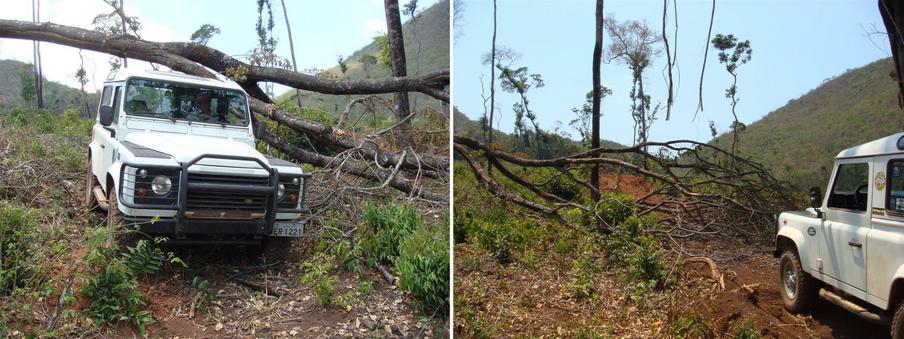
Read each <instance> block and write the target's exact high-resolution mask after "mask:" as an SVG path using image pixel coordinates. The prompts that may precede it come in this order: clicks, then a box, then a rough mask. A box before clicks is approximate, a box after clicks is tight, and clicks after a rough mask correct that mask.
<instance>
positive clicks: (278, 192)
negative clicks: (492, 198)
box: [276, 184, 286, 200]
mask: <svg viewBox="0 0 904 339" xmlns="http://www.w3.org/2000/svg"><path fill="white" fill-rule="evenodd" d="M285 195H286V185H284V184H279V189H278V190H276V198H278V199H279V200H282V199H283V197H284V196H285Z"/></svg>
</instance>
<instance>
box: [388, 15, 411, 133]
mask: <svg viewBox="0 0 904 339" xmlns="http://www.w3.org/2000/svg"><path fill="white" fill-rule="evenodd" d="M384 6H385V8H384V10H385V12H386V32H387V34H388V35H389V55H390V61H391V65H392V76H394V77H404V76H405V75H406V74H407V70H406V69H405V68H406V67H407V63H406V62H405V40H404V37H403V36H402V18H401V16H400V15H399V0H385V1H384ZM394 100H395V101H394V102H393V111H395V116H396V121H397V122H398V126H396V129H395V131H396V138H397V139H398V142H399V147H400V148H409V147H412V148H413V147H414V139H412V136H411V122H409V118H410V117H409V115H410V113H409V110H410V109H409V107H408V92H396V94H395V99H394Z"/></svg>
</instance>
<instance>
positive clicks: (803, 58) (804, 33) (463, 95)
mask: <svg viewBox="0 0 904 339" xmlns="http://www.w3.org/2000/svg"><path fill="white" fill-rule="evenodd" d="M465 5H466V7H465V13H464V20H462V22H460V24H461V25H462V27H463V33H464V35H463V36H461V37H460V39H458V40H457V41H456V43H455V45H454V57H453V60H454V79H453V81H454V83H453V85H454V87H455V89H454V91H455V92H454V93H455V98H454V101H455V105H456V106H458V108H459V109H460V110H461V111H462V112H464V113H465V114H466V115H468V116H469V117H471V118H475V119H476V118H477V117H479V116H481V115H482V114H483V100H482V99H481V88H480V80H479V75H480V74H484V73H485V74H486V75H485V77H487V78H488V77H489V70H488V68H487V67H486V66H483V65H481V60H480V59H481V56H482V55H483V54H484V53H486V52H487V51H489V48H490V41H491V34H492V5H491V2H490V1H474V0H465ZM669 11H670V16H671V15H672V14H671V5H670V9H669ZM710 11H711V2H710V1H689V0H681V1H678V26H679V32H678V38H677V43H676V42H675V38H674V37H673V36H671V35H672V30H673V27H674V26H673V24H674V22H672V21H670V22H669V24H668V27H669V35H670V37H669V38H670V43H671V44H672V46H673V47H674V46H675V45H677V47H678V63H677V65H678V69H677V70H676V72H675V76H676V78H675V81H676V85H677V87H676V89H677V91H676V101H675V106H674V107H673V110H672V119H671V121H665V113H664V111H663V112H662V113H661V114H660V119H659V120H658V121H657V122H656V123H655V124H654V125H653V128H652V131H651V140H671V139H679V138H690V139H696V140H708V139H710V132H709V121H710V120H713V121H715V123H716V126H717V128H718V130H719V132H720V133H721V132H724V131H726V130H727V129H728V127H729V125H730V122H731V121H732V118H731V114H730V105H729V102H728V100H727V99H726V98H725V97H724V93H725V88H727V87H728V86H729V85H730V76H729V75H728V73H727V72H726V71H725V68H724V66H723V65H721V64H719V63H718V57H717V52H716V51H715V50H714V49H712V48H711V49H710V51H709V58H708V61H707V64H706V76H705V78H704V108H705V110H704V111H703V112H701V113H699V114H698V116H697V118H696V120H694V121H692V118H693V116H694V112H695V110H696V107H697V90H698V82H699V77H700V68H701V65H702V59H703V52H704V48H705V44H704V42H705V40H706V33H707V29H708V25H709V15H710ZM605 12H606V14H607V15H609V14H611V15H613V16H614V17H615V18H617V19H619V20H626V19H631V20H646V21H647V23H648V24H649V25H650V26H651V27H653V28H654V29H655V30H656V31H661V27H662V1H612V0H608V1H606V3H605ZM498 21H499V23H498V34H497V45H503V46H506V47H509V48H511V49H514V50H516V51H518V52H521V53H522V57H521V60H520V62H519V63H518V64H519V65H522V66H527V67H528V68H529V69H530V72H531V73H540V74H542V75H543V79H544V80H545V82H546V87H544V88H539V89H532V90H531V91H530V93H529V98H530V104H531V107H532V110H533V111H534V112H535V113H536V114H537V116H538V120H539V121H540V125H541V127H543V128H546V129H553V128H555V127H556V126H557V125H558V124H557V121H561V122H562V124H564V125H566V126H565V127H566V129H567V130H568V131H569V132H572V136H573V137H574V138H577V137H578V136H577V134H576V132H575V131H573V130H570V129H568V128H567V124H568V121H570V120H571V119H573V117H574V114H573V113H572V112H571V108H572V107H578V106H580V105H581V104H582V103H583V101H584V96H585V94H586V93H587V92H588V91H589V90H590V88H591V87H592V79H591V57H592V51H593V34H594V33H593V30H594V2H593V1H574V0H572V1H500V3H499V15H498ZM861 25H862V27H863V28H866V29H867V30H870V31H872V30H873V29H874V27H875V28H877V29H879V30H880V31H884V27H883V26H882V19H881V18H880V16H879V12H878V9H877V3H876V1H874V0H862V1H853V0H850V1H816V0H809V1H801V0H795V1H732V0H727V1H726V0H719V1H718V2H717V4H716V16H715V22H714V25H713V35H715V34H717V33H723V34H728V33H731V34H734V35H735V36H737V37H739V38H741V39H749V40H750V42H751V45H752V48H753V59H752V61H751V62H750V63H748V64H746V65H743V66H741V68H740V70H739V79H738V92H739V97H740V98H741V101H740V103H739V104H738V108H737V110H738V112H739V115H740V120H741V121H742V122H744V123H748V124H749V123H751V122H753V121H756V120H758V119H760V118H762V117H763V116H764V115H766V114H767V113H769V112H770V111H772V110H774V109H776V108H779V107H781V106H782V105H784V104H785V103H787V102H788V100H790V99H794V98H797V97H799V96H800V95H803V94H805V93H806V92H807V91H809V90H810V89H813V88H815V87H816V86H818V85H819V84H820V83H822V82H823V80H825V79H826V78H829V77H832V76H835V75H838V74H840V73H842V72H844V71H845V70H846V69H850V68H856V67H859V66H863V65H865V64H868V63H870V62H872V61H874V60H877V59H881V58H884V57H888V56H889V54H888V53H889V52H888V51H889V49H888V40H887V39H886V38H884V37H882V36H875V37H873V40H874V41H875V43H876V44H877V45H878V46H879V47H878V48H877V47H876V46H874V45H873V43H871V42H870V40H869V39H868V38H867V37H866V36H865V35H866V33H865V32H864V29H863V28H862V27H861ZM608 41H609V38H608V36H606V37H605V38H604V43H606V44H608ZM665 63H666V61H665V55H664V54H662V55H661V57H660V58H659V59H656V60H655V61H654V64H653V66H652V67H650V68H649V70H648V72H647V73H646V75H645V82H644V85H645V88H646V89H647V93H648V94H650V95H651V96H652V100H653V105H654V106H655V105H656V103H657V102H663V103H664V102H665V98H666V95H667V91H666V83H665V80H664V77H663V74H664V73H663V70H664V66H665ZM602 83H603V85H605V86H607V87H609V88H610V89H612V91H613V94H612V95H611V96H610V97H608V98H606V99H605V100H604V102H603V106H602V112H603V118H602V137H603V138H605V139H609V140H614V141H617V142H620V143H623V144H631V142H632V137H633V130H632V128H633V124H634V122H633V119H632V118H631V116H630V113H629V107H630V99H629V98H628V93H629V91H630V88H631V75H630V72H629V71H628V70H627V68H626V67H625V66H623V65H620V64H617V63H614V62H613V63H611V64H605V63H604V64H603V67H602ZM889 84H890V85H891V83H889ZM497 85H498V83H497ZM497 95H498V97H497V108H498V109H499V112H501V116H502V118H501V120H500V121H498V122H497V124H498V126H499V127H500V128H501V129H502V130H504V131H509V132H510V131H511V130H512V126H513V119H512V117H513V115H514V114H513V113H512V109H511V107H512V103H514V102H515V100H516V97H515V95H513V94H508V93H500V91H499V90H498V88H497Z"/></svg>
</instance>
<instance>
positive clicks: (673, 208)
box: [453, 136, 792, 238]
mask: <svg viewBox="0 0 904 339" xmlns="http://www.w3.org/2000/svg"><path fill="white" fill-rule="evenodd" d="M453 141H454V145H453V148H454V150H455V152H456V153H457V154H458V155H459V156H461V158H463V159H464V160H465V161H466V162H467V163H468V166H469V167H470V169H471V171H472V172H473V173H474V175H475V176H476V177H477V178H478V182H480V184H481V185H482V186H483V188H484V189H486V190H487V191H489V192H490V193H492V194H493V195H494V196H496V197H497V198H499V199H501V200H504V201H507V202H510V203H514V204H516V205H519V206H522V207H524V208H526V209H528V210H530V211H532V212H536V213H539V214H540V215H542V216H543V217H545V218H549V219H553V220H556V221H559V222H564V223H567V222H568V221H567V220H566V218H564V217H563V214H562V213H560V211H561V210H563V209H570V208H578V209H580V210H582V211H584V212H585V213H590V214H591V215H593V214H596V213H597V210H596V206H595V205H593V204H594V203H596V204H599V201H591V202H589V203H585V202H581V201H577V199H575V200H569V199H566V198H563V197H561V196H557V195H555V194H553V193H550V192H548V191H547V190H545V189H544V188H543V187H541V186H542V185H541V184H538V183H533V182H530V180H529V179H527V178H524V177H522V176H519V175H517V174H515V173H514V172H513V171H512V170H510V169H509V168H508V167H509V166H522V167H526V168H554V169H556V170H557V171H558V172H559V174H558V176H562V177H563V178H567V180H570V181H572V182H574V183H577V184H578V185H580V187H582V188H583V189H584V190H585V191H590V192H591V193H597V194H598V193H600V190H601V188H600V187H593V186H592V185H589V184H588V183H587V180H586V179H584V178H581V177H580V174H581V173H587V170H588V168H589V167H592V166H594V165H602V166H604V168H608V170H609V171H613V172H615V171H620V172H630V173H633V174H635V175H638V176H640V177H642V178H645V180H647V181H648V182H650V183H651V189H650V191H649V192H647V193H646V194H645V195H643V196H640V197H636V200H635V204H636V205H637V206H639V207H640V212H639V213H638V214H640V215H645V214H650V213H656V214H657V215H659V216H660V217H661V219H660V220H661V222H662V223H663V224H664V225H666V226H667V228H666V232H667V233H669V235H670V236H673V237H679V238H683V237H689V236H692V235H699V234H718V233H726V234H733V235H738V234H740V235H746V236H753V237H762V236H764V235H765V234H767V233H768V232H769V231H771V225H772V223H773V214H774V213H776V212H777V211H781V210H783V209H785V208H788V207H790V206H791V205H792V201H791V197H790V196H789V194H788V191H787V189H786V187H787V185H786V184H785V183H784V182H781V181H779V180H777V179H776V178H774V177H773V176H772V175H771V174H770V173H769V171H768V170H766V169H765V168H763V167H762V166H761V165H759V164H757V163H755V162H752V161H750V160H748V159H744V158H741V157H737V156H734V155H732V154H731V153H730V152H727V151H724V150H722V149H720V148H718V147H715V146H713V145H709V144H705V143H700V142H696V141H691V140H674V141H667V142H646V143H641V144H637V145H635V146H633V147H626V148H606V147H600V148H595V149H591V150H588V151H584V152H579V153H576V154H572V155H568V156H563V157H557V158H551V159H529V158H524V157H521V156H518V155H515V154H511V153H508V152H504V151H501V150H498V149H495V148H494V149H491V148H489V147H488V146H487V145H485V144H483V143H481V142H479V141H478V140H476V139H473V138H469V137H464V136H455V137H454V138H453ZM648 148H658V149H667V150H669V151H671V152H673V153H674V154H677V156H674V157H665V156H659V155H654V154H651V153H649V152H647V151H646V149H648ZM472 153H473V154H472ZM475 155H480V156H483V157H485V158H486V159H487V160H488V161H489V163H490V164H491V165H492V166H493V167H494V168H496V169H498V170H499V173H500V174H501V175H502V177H503V178H504V179H507V180H508V181H509V182H508V184H509V185H511V186H512V188H514V187H518V186H520V187H522V188H525V189H527V190H529V191H530V192H532V193H533V194H534V195H536V197H531V196H530V195H526V194H523V193H519V192H518V190H515V189H510V188H507V187H506V185H503V184H501V183H499V182H498V181H497V180H496V178H494V177H492V176H490V175H488V174H487V173H486V171H485V170H483V168H482V167H481V166H480V164H479V162H478V161H476V160H475V159H474V156H475ZM632 159H633V162H632ZM643 159H646V160H647V161H648V164H649V166H648V168H644V167H643V166H640V165H638V164H636V163H637V162H640V161H643ZM537 198H539V199H537ZM597 217H598V215H597ZM597 221H598V223H599V224H598V225H596V226H597V228H598V229H600V230H602V231H607V230H609V229H610V228H611V227H612V226H614V225H606V224H605V222H604V221H603V220H602V219H600V218H597ZM726 230H733V231H734V232H726Z"/></svg>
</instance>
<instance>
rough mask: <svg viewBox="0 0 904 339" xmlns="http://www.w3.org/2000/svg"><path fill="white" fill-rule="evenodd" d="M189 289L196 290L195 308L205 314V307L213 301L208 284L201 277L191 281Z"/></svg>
mask: <svg viewBox="0 0 904 339" xmlns="http://www.w3.org/2000/svg"><path fill="white" fill-rule="evenodd" d="M191 287H193V288H194V289H196V290H198V295H197V297H196V298H197V299H196V300H195V307H197V308H198V309H199V310H201V311H203V312H204V313H207V306H209V305H210V303H211V302H212V301H213V291H212V290H211V289H210V282H209V281H207V280H206V279H203V278H201V277H194V278H192V279H191Z"/></svg>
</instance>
